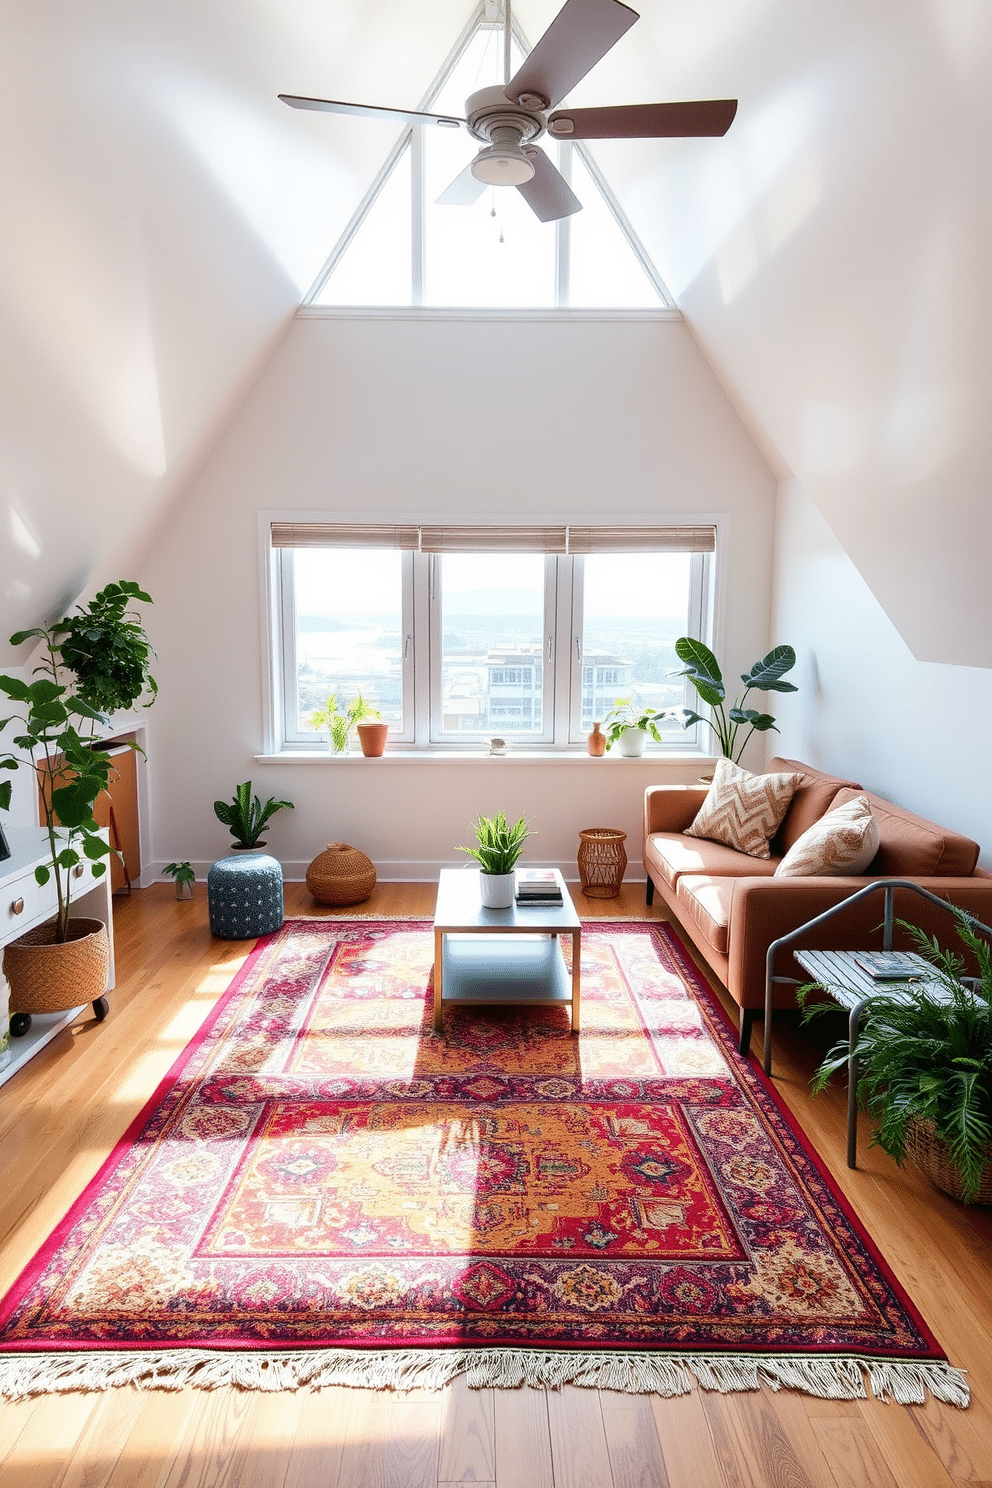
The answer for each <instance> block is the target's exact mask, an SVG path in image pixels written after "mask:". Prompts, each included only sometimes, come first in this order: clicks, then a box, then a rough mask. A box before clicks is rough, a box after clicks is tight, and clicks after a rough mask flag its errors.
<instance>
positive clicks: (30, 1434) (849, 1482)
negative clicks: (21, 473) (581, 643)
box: [0, 884, 992, 1488]
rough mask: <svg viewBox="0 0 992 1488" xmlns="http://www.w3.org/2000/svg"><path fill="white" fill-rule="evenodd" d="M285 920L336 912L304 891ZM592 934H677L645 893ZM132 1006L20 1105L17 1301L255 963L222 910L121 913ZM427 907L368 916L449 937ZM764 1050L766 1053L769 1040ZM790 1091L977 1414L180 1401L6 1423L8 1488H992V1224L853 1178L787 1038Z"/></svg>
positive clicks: (28, 1089) (142, 903)
mask: <svg viewBox="0 0 992 1488" xmlns="http://www.w3.org/2000/svg"><path fill="white" fill-rule="evenodd" d="M286 899H287V913H288V914H309V913H320V912H326V911H321V910H320V908H319V906H317V905H315V904H314V903H313V901H312V900H311V899H310V897H309V895H308V893H307V891H306V889H305V888H304V887H303V886H302V885H296V884H291V885H287V890H286ZM576 903H577V906H578V908H579V911H580V913H581V914H583V915H584V916H586V915H587V916H589V917H603V916H607V915H636V916H638V917H647V918H661V917H662V916H661V915H660V912H658V911H657V910H648V909H646V908H645V907H644V903H643V895H642V892H641V889H640V887H639V886H637V885H631V886H625V888H624V891H623V894H622V897H621V898H620V899H618V900H611V901H603V900H599V901H591V900H584V899H583V896H582V895H581V894H579V893H576ZM115 908H116V917H115V918H116V948H117V965H118V978H117V981H118V984H117V990H116V992H115V993H114V994H113V995H112V998H111V1011H110V1015H109V1017H108V1018H107V1020H106V1022H105V1023H103V1024H102V1025H98V1024H97V1023H95V1022H94V1021H93V1019H92V1018H91V1017H89V1016H87V1017H85V1018H82V1019H80V1021H79V1022H78V1023H77V1024H76V1025H74V1026H73V1027H72V1028H71V1029H69V1030H66V1031H65V1032H64V1033H62V1034H60V1035H59V1037H58V1038H57V1039H56V1040H55V1041H54V1042H53V1043H52V1044H51V1045H50V1046H49V1047H48V1048H47V1049H45V1050H43V1051H42V1052H41V1053H40V1054H39V1055H38V1056H37V1058H35V1059H34V1060H33V1061H32V1062H31V1063H30V1064H29V1065H27V1066H25V1068H24V1069H23V1070H21V1071H19V1072H18V1074H17V1075H15V1076H14V1078H13V1079H12V1080H11V1081H10V1082H9V1083H8V1084H7V1085H6V1086H4V1087H3V1088H2V1089H0V1211H2V1212H0V1289H2V1290H6V1288H7V1286H9V1284H10V1283H11V1282H12V1281H13V1279H14V1278H15V1276H16V1275H17V1273H18V1272H19V1271H20V1269H21V1267H22V1266H23V1265H24V1264H25V1263H26V1262H27V1261H28V1260H29V1259H30V1257H31V1256H32V1254H33V1253H34V1251H35V1250H36V1248H37V1247H38V1246H39V1245H40V1244H41V1242H42V1241H43V1240H44V1239H45V1238H46V1236H47V1235H48V1233H49V1232H50V1231H51V1229H52V1227H53V1225H54V1224H55V1223H56V1221H57V1220H58V1219H59V1218H60V1216H61V1215H62V1214H63V1212H64V1211H65V1209H66V1208H67V1207H68V1205H69V1204H70V1203H71V1201H72V1200H73V1199H74V1198H75V1196H76V1195H77V1194H78V1193H79V1191H80V1190H81V1188H82V1187H83V1185H84V1184H85V1183H86V1181H87V1180H88V1179H89V1178H90V1177H91V1176H92V1174H93V1173H94V1172H95V1170H96V1169H97V1167H98V1166H99V1164H100V1162H101V1161H102V1159H103V1158H104V1157H105V1155H106V1154H107V1152H108V1150H109V1149H110V1148H111V1147H112V1146H113V1144H114V1141H115V1140H116V1139H117V1138H118V1137H119V1136H120V1134H121V1133H122V1132H123V1130H124V1129H125V1127H126V1126H127V1125H128V1123H129V1122H130V1120H131V1119H132V1117H133V1116H134V1115H135V1114H136V1113H137V1112H138V1111H139V1110H140V1108H141V1106H142V1104H143V1103H144V1102H145V1100H146V1099H147V1098H148V1097H149V1096H150V1094H151V1093H152V1091H153V1090H154V1088H155V1085H156V1083H157V1082H158V1080H159V1078H160V1077H161V1076H162V1075H163V1074H164V1073H165V1072H166V1070H167V1069H168V1067H169V1066H170V1064H171V1063H172V1061H173V1059H174V1058H175V1056H176V1055H177V1054H178V1053H179V1051H180V1050H181V1049H182V1048H183V1046H184V1045H185V1043H186V1042H187V1040H188V1039H189V1038H190V1036H191V1035H192V1034H193V1033H194V1031H195V1030H196V1028H197V1027H198V1025H199V1023H200V1022H201V1020H202V1019H203V1017H204V1016H205V1014H206V1012H207V1011H208V1010H209V1008H210V1007H211V1006H212V1004H213V1002H214V1001H215V999H216V998H217V997H218V995H219V994H220V993H221V992H222V991H223V990H224V988H225V987H226V985H227V983H228V982H229V980H230V978H231V976H232V974H233V973H234V971H235V970H236V969H237V967H238V966H239V965H240V964H241V963H242V961H243V960H244V958H245V956H246V955H247V953H248V951H249V950H250V948H251V945H250V943H246V942H230V941H218V940H214V939H213V938H212V937H211V935H210V933H209V930H208V928H207V923H206V918H207V917H206V893H205V888H204V886H203V885H202V884H201V885H198V886H197V891H196V898H195V899H194V900H193V901H192V902H191V903H185V904H179V903H177V902H176V900H175V898H174V897H173V894H172V890H171V888H170V887H169V886H167V885H165V886H161V887H156V888H152V889H146V890H144V891H141V892H137V893H135V894H134V895H133V897H132V898H131V899H130V900H127V899H125V900H116V901H115ZM432 908H433V890H432V889H431V888H430V887H428V886H427V885H396V884H391V885H380V886H379V887H378V888H377V889H376V890H375V892H374V894H373V897H372V898H371V899H370V900H369V901H368V902H367V903H366V904H365V905H363V906H361V907H360V909H359V910H358V911H354V910H352V911H348V913H356V912H365V913H370V914H380V915H381V914H386V915H392V914H396V915H404V914H426V915H429V914H430V913H431V911H432ZM760 1032H761V1028H760V1024H759V1025H758V1028H757V1030H756V1039H755V1047H757V1041H758V1037H760ZM775 1059H776V1076H777V1078H776V1084H777V1086H778V1088H779V1090H780V1091H781V1094H782V1096H783V1097H784V1099H785V1100H786V1102H787V1103H788V1105H789V1106H790V1107H791V1108H792V1109H793V1111H794V1112H795V1113H796V1115H797V1116H798V1119H799V1121H800V1122H801V1124H802V1126H803V1127H804V1128H805V1130H806V1131H807V1133H808V1134H809V1136H810V1138H811V1140H812V1142H813V1143H814V1145H815V1146H816V1147H817V1148H818V1149H819V1151H820V1152H821V1153H822V1154H823V1155H824V1156H825V1158H826V1160H827V1162H828V1163H829V1165H830V1168H831V1171H832V1172H833V1173H834V1175H835V1176H836V1178H837V1179H838V1181H839V1183H840V1185H841V1187H842V1188H843V1190H844V1191H845V1193H846V1194H847V1195H848V1197H849V1199H850V1201H851V1203H852V1204H853V1206H854V1208H855V1210H856V1211H857V1213H858V1214H859V1216H860V1217H861V1219H862V1220H863V1221H864V1222H865V1224H866V1225H867V1226H868V1228H869V1230H870V1231H871V1233H872V1234H873V1235H874V1237H875V1239H876V1241H877V1242H878V1244H879V1245H880V1247H881V1249H882V1251H883V1252H884V1253H885V1255H886V1256H887V1257H888V1259H889V1261H890V1264H891V1265H892V1267H893V1269H894V1271H895V1272H896V1275H897V1276H898V1278H899V1280H900V1281H901V1282H902V1283H903V1285H904V1286H905V1287H906V1289H907V1291H908V1292H909V1294H910V1296H911V1297H912V1298H913V1299H914V1301H915V1302H916V1304H917V1306H918V1307H919V1308H920V1310H921V1312H922V1313H923V1315H924V1317H925V1318H926V1319H927V1321H928V1322H929V1324H930V1326H931V1327H932V1328H933V1330H934V1331H935V1333H936V1334H937V1336H938V1338H939V1339H940V1341H941V1343H942V1345H943V1346H944V1348H945V1349H946V1350H947V1353H948V1355H949V1356H950V1358H951V1360H952V1362H953V1363H955V1364H957V1365H958V1366H960V1367H962V1368H964V1369H966V1370H967V1371H968V1372H969V1377H970V1383H971V1387H972V1391H973V1403H972V1405H971V1407H970V1409H969V1410H967V1411H959V1410H955V1409H954V1408H953V1407H950V1406H941V1405H937V1404H934V1403H933V1402H930V1403H928V1404H927V1405H925V1406H922V1407H918V1408H906V1407H902V1406H896V1405H884V1404H881V1403H879V1402H878V1401H874V1400H870V1401H865V1402H854V1403H834V1402H831V1401H823V1400H816V1399H813V1398H811V1397H808V1396H804V1395H798V1394H794V1393H792V1392H789V1391H782V1392H780V1393H778V1394H775V1393H772V1392H771V1391H759V1392H755V1393H748V1394H736V1395H718V1394H713V1393H708V1392H703V1391H697V1392H695V1393H693V1394H691V1395H686V1396H683V1397H680V1398H678V1399H675V1400H666V1399H662V1398H659V1397H657V1396H632V1395H617V1394H612V1393H609V1392H606V1391H595V1390H585V1389H578V1388H566V1389H563V1390H560V1391H547V1392H544V1391H539V1390H529V1389H523V1390H506V1391H499V1390H480V1391H470V1390H468V1389H467V1388H466V1387H465V1386H464V1385H463V1384H462V1383H460V1382H456V1383H455V1384H454V1385H452V1386H451V1387H449V1388H448V1389H446V1390H444V1391H441V1392H438V1393H427V1392H418V1393H416V1394H406V1395H399V1394H398V1395H391V1394H389V1393H378V1392H374V1391H365V1390H347V1389H343V1388H334V1389H329V1390H323V1391H320V1392H312V1391H309V1390H299V1391H297V1392H293V1393H283V1394H279V1393H274V1394H263V1393H242V1392H239V1391H237V1390H234V1389H229V1390H218V1391H215V1392H207V1391H198V1390H192V1389H187V1390H181V1391H177V1392H174V1393H169V1392H164V1391H148V1392H139V1391H136V1390H131V1389H122V1390H111V1391H107V1392H106V1393H104V1394H90V1395H66V1396H54V1397H47V1398H42V1399H39V1400H30V1401H18V1402H11V1403H4V1404H2V1405H0V1483H2V1485H3V1488H104V1485H107V1484H113V1485H117V1488H125V1485H126V1488H223V1485H230V1488H440V1485H442V1484H454V1483H472V1484H476V1485H485V1484H488V1485H496V1488H665V1485H670V1488H738V1485H741V1488H743V1485H746V1488H773V1485H774V1488H803V1485H809V1488H897V1485H898V1488H949V1485H951V1484H965V1483H967V1484H970V1485H972V1488H980V1485H984V1488H992V1264H990V1250H989V1242H990V1239H992V1211H988V1210H982V1211H969V1210H967V1209H963V1208H962V1207H961V1206H959V1205H957V1204H955V1203H954V1202H953V1201H952V1200H950V1199H948V1198H945V1197H944V1196H943V1195H942V1194H940V1193H938V1192H937V1191H936V1190H934V1189H932V1188H930V1187H929V1186H928V1185H927V1184H926V1182H925V1181H924V1180H922V1179H920V1178H919V1177H918V1176H917V1175H916V1174H915V1172H913V1171H911V1170H908V1169H907V1170H906V1171H905V1172H902V1171H900V1170H899V1169H898V1168H897V1167H896V1166H895V1165H894V1164H893V1163H892V1162H891V1161H890V1160H889V1159H888V1158H886V1157H884V1156H883V1155H882V1154H880V1153H879V1152H877V1150H875V1151H870V1152H866V1151H865V1148H866V1142H865V1137H864V1135H862V1142H861V1149H862V1154H863V1155H862V1158H861V1167H860V1168H859V1170H858V1171H857V1172H854V1173H850V1172H848V1170H847V1168H846V1166H845V1163H844V1092H843V1090H838V1091H837V1092H836V1093H831V1094H829V1095H827V1096H821V1097H819V1098H818V1099H817V1100H816V1101H815V1102H811V1101H810V1099H809V1098H808V1095H807V1092H806V1085H807V1081H808V1078H809V1074H810V1072H811V1070H812V1068H813V1066H814V1063H815V1060H816V1049H815V1046H814V1045H812V1044H811V1043H810V1035H809V1034H808V1032H803V1031H801V1030H799V1029H798V1028H797V1027H791V1028H790V1027H783V1028H782V1030H781V1031H779V1032H778V1033H777V1035H776V1049H775Z"/></svg>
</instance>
